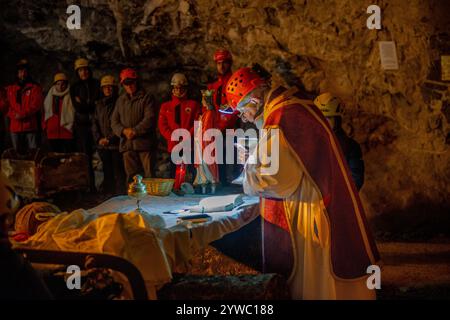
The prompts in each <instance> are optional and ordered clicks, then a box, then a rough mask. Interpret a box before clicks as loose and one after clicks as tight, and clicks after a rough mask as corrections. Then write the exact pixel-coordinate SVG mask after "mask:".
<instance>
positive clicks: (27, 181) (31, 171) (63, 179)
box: [1, 149, 89, 199]
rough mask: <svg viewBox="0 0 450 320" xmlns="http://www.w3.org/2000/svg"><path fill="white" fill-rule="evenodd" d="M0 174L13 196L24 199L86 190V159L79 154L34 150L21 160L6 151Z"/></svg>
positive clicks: (11, 150) (10, 151)
mask: <svg viewBox="0 0 450 320" xmlns="http://www.w3.org/2000/svg"><path fill="white" fill-rule="evenodd" d="M1 170H2V172H3V174H4V175H5V176H6V177H7V178H8V179H9V181H10V183H11V185H12V186H13V187H14V190H15V191H16V193H17V194H19V195H20V196H22V197H25V198H32V199H34V198H45V197H48V196H50V195H52V194H55V193H58V192H62V191H72V190H88V189H89V171H88V157H87V156H86V155H85V154H83V153H45V152H42V151H40V150H35V151H31V152H30V153H29V154H27V155H25V156H21V155H18V154H17V153H16V152H15V151H14V150H13V149H8V150H6V151H5V152H3V154H2V159H1Z"/></svg>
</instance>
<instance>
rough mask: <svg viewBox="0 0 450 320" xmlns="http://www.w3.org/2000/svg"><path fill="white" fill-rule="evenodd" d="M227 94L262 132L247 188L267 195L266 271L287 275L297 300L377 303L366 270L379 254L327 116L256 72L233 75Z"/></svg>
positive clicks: (247, 176)
mask: <svg viewBox="0 0 450 320" xmlns="http://www.w3.org/2000/svg"><path fill="white" fill-rule="evenodd" d="M226 95H227V100H228V104H229V106H230V107H231V108H232V109H233V110H234V111H236V112H238V114H239V115H240V117H241V118H242V119H243V120H244V121H248V122H252V123H255V124H256V125H257V126H258V128H260V129H264V130H263V131H262V132H261V133H260V138H259V141H258V145H257V147H256V148H255V151H254V153H253V154H251V155H250V156H249V159H256V161H247V162H246V164H245V167H244V183H243V185H244V192H245V193H246V194H249V195H258V196H259V197H260V198H261V207H260V210H261V217H262V220H263V227H262V230H263V231H262V232H263V236H262V241H263V244H262V247H263V271H264V272H265V273H267V272H274V273H279V274H282V275H284V276H286V279H288V285H289V288H290V293H291V296H292V298H294V299H312V300H318V299H320V300H330V299H338V300H341V299H374V298H375V292H374V291H373V290H371V289H369V288H368V286H367V279H368V276H369V275H368V274H367V269H368V267H369V266H372V265H376V264H378V263H379V259H380V257H379V253H378V250H377V247H376V244H375V242H374V239H373V237H372V234H371V232H370V229H369V228H368V224H367V220H366V216H365V213H364V208H363V206H362V204H361V200H360V198H359V194H358V190H357V188H356V185H355V183H354V181H353V179H352V176H351V172H350V170H349V168H348V166H347V164H346V161H345V157H344V154H343V152H342V150H341V148H340V147H339V141H338V139H337V138H336V136H335V135H334V134H333V130H332V128H331V127H330V125H329V124H328V122H327V120H326V119H325V117H324V115H323V114H322V112H321V111H320V110H319V109H318V108H317V107H316V106H315V105H314V103H313V102H312V101H310V100H303V99H302V98H301V97H302V95H301V92H299V90H298V89H297V88H295V87H293V88H285V87H283V86H274V87H271V86H270V85H269V82H268V81H267V79H264V78H263V77H261V75H260V74H259V73H258V72H256V71H255V70H254V69H252V68H241V69H239V70H237V71H236V72H235V73H234V74H233V75H232V76H231V77H230V79H229V81H228V83H227V86H226ZM259 150H266V153H267V151H268V150H270V157H269V155H268V154H265V153H262V154H261V153H260V151H259ZM274 154H277V155H278V156H277V157H275V158H274V157H273V155H274ZM268 160H270V161H268ZM274 163H276V164H277V165H275V167H276V170H272V169H273V166H274Z"/></svg>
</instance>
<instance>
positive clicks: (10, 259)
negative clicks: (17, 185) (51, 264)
mask: <svg viewBox="0 0 450 320" xmlns="http://www.w3.org/2000/svg"><path fill="white" fill-rule="evenodd" d="M19 205H20V202H19V199H18V197H17V195H16V194H15V193H14V191H13V190H12V188H11V186H9V185H8V182H7V179H6V177H5V176H4V175H3V174H0V300H5V299H8V300H49V299H53V296H52V294H51V293H50V291H49V289H48V287H47V286H46V284H45V283H44V281H43V279H42V278H41V277H40V276H39V275H38V273H37V272H36V270H34V269H33V267H32V266H31V264H30V263H29V262H28V261H27V260H26V259H24V257H23V256H22V255H20V254H18V253H17V252H16V251H14V250H13V248H12V244H11V242H10V241H9V237H8V230H9V224H10V222H11V221H12V218H13V217H14V214H15V212H16V211H17V209H18V208H19Z"/></svg>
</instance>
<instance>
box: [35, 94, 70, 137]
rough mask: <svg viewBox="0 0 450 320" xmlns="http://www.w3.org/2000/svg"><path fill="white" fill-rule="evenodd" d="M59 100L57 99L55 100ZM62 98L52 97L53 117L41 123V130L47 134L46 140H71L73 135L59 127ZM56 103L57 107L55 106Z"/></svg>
mask: <svg viewBox="0 0 450 320" xmlns="http://www.w3.org/2000/svg"><path fill="white" fill-rule="evenodd" d="M57 98H59V99H57ZM63 98H64V96H62V97H56V96H53V106H52V108H53V115H52V116H51V117H50V118H48V119H47V121H44V120H43V121H42V128H43V129H44V130H45V132H46V134H47V139H50V140H51V139H72V138H73V134H72V132H70V131H69V130H67V129H66V128H64V127H61V124H60V123H61V119H60V116H61V109H62V104H63ZM56 102H57V103H58V105H56Z"/></svg>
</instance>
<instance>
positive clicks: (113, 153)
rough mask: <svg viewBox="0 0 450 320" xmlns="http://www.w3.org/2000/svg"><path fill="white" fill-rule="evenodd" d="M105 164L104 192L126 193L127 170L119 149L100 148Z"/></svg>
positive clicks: (100, 154)
mask: <svg viewBox="0 0 450 320" xmlns="http://www.w3.org/2000/svg"><path fill="white" fill-rule="evenodd" d="M98 154H99V156H100V159H101V160H102V164H103V177H104V178H103V192H104V193H112V194H125V191H126V190H125V170H124V166H123V158H122V154H121V153H120V152H119V150H107V149H98Z"/></svg>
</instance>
